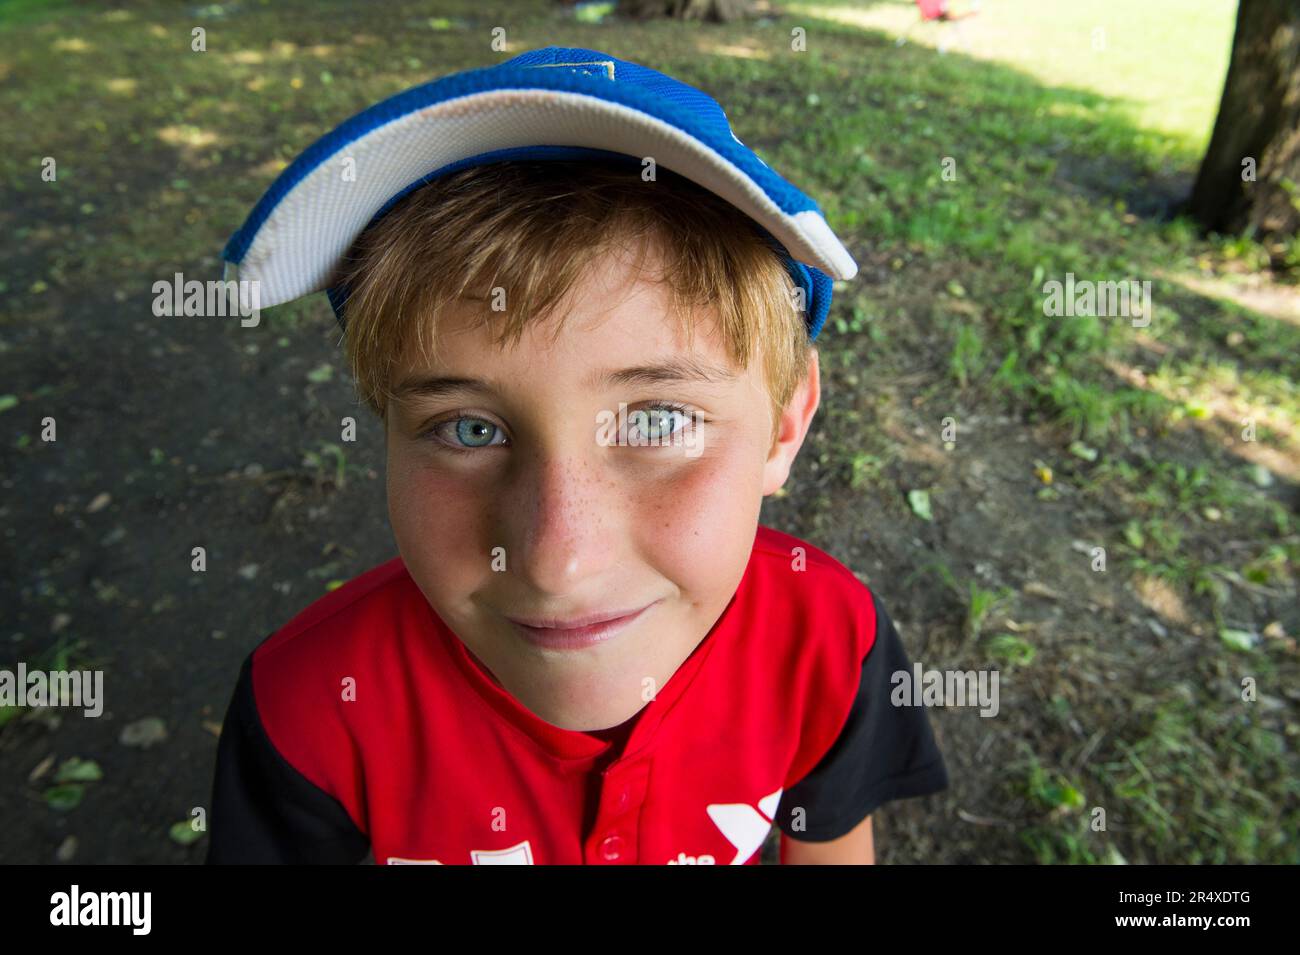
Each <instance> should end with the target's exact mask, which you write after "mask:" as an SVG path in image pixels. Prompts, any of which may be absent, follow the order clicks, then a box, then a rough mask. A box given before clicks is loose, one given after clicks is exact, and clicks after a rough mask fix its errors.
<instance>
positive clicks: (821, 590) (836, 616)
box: [746, 524, 879, 660]
mask: <svg viewBox="0 0 1300 955" xmlns="http://www.w3.org/2000/svg"><path fill="white" fill-rule="evenodd" d="M750 561H751V562H750V570H749V572H748V573H747V574H746V579H747V581H750V578H751V577H752V581H750V583H749V589H750V591H751V593H750V595H749V596H750V598H751V599H752V600H754V601H756V602H757V603H759V604H760V605H761V606H762V607H764V608H765V610H766V611H767V612H768V613H770V614H772V615H773V616H772V619H774V620H776V619H779V618H780V617H781V615H782V614H791V615H793V616H794V617H795V618H796V619H798V620H799V621H800V622H801V623H802V624H803V626H801V627H799V628H798V630H799V631H801V632H800V634H799V636H798V640H799V644H800V645H801V646H803V647H805V648H810V643H812V642H816V640H817V638H818V637H819V636H820V637H822V638H824V639H825V640H827V641H829V642H830V645H831V646H832V647H838V648H841V649H847V650H848V651H849V653H850V656H851V657H852V656H856V657H857V659H859V660H861V659H862V657H864V656H865V655H866V653H867V652H868V651H869V650H870V649H871V641H872V639H873V637H874V635H875V631H876V622H877V620H876V618H877V609H878V606H879V605H878V602H877V599H876V597H875V595H874V594H873V593H872V591H871V588H870V587H869V586H868V585H867V583H866V581H865V580H864V579H863V578H862V577H861V576H860V575H859V574H857V573H855V572H854V571H853V570H851V569H850V568H849V567H847V566H846V565H845V564H843V563H841V562H840V561H839V560H837V559H836V558H834V557H832V556H831V555H830V554H828V553H827V552H826V551H824V550H822V549H820V548H818V547H816V546H814V545H812V544H810V543H808V542H807V541H805V540H802V539H800V538H798V537H795V536H794V535H792V534H787V533H785V532H783V531H778V530H775V529H774V528H770V527H765V526H763V525H761V524H760V525H759V528H758V534H757V535H756V536H755V539H754V553H753V556H752V557H751V559H750ZM846 633H850V634H853V635H854V637H856V639H855V640H850V641H845V640H844V635H845V634H846ZM846 644H848V646H846Z"/></svg>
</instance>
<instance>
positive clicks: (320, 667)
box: [208, 526, 948, 865]
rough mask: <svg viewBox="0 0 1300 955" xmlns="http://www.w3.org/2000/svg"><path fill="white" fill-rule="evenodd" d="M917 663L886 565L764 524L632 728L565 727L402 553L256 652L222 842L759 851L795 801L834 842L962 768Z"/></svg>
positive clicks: (422, 856)
mask: <svg viewBox="0 0 1300 955" xmlns="http://www.w3.org/2000/svg"><path fill="white" fill-rule="evenodd" d="M801 555H802V556H801ZM898 670H904V671H909V672H910V670H911V664H910V662H909V661H908V660H907V658H906V655H905V654H904V653H903V651H902V645H901V641H900V640H899V638H898V634H897V631H896V630H895V629H894V627H893V624H892V622H891V621H890V620H889V618H888V616H887V614H885V612H884V610H883V608H882V607H881V606H880V605H879V602H878V601H877V600H876V598H875V597H874V595H873V594H872V593H871V591H870V590H869V589H868V588H867V587H866V585H865V584H863V583H862V582H861V581H860V580H859V579H858V578H857V577H856V576H855V575H854V574H853V573H852V572H851V571H850V570H848V569H847V568H846V567H844V566H843V565H842V564H840V563H839V562H838V561H836V560H835V559H834V558H832V557H830V556H828V555H827V554H825V553H823V552H822V551H820V550H818V549H817V548H815V547H813V546H811V545H809V544H807V543H805V542H803V541H801V540H799V539H797V538H795V537H791V536H790V535H787V534H783V533H780V532H778V531H775V530H771V529H769V528H766V527H762V526H759V527H758V528H757V533H756V536H755V540H754V546H753V550H752V552H751V555H750V559H749V563H748V565H747V566H746V569H745V573H744V576H743V578H742V580H741V582H740V585H739V587H738V588H737V590H736V593H735V595H734V596H733V598H732V600H731V602H730V603H729V604H728V605H727V607H726V609H725V610H724V611H723V613H722V615H721V616H720V617H719V618H718V620H717V621H716V623H715V624H714V625H713V627H712V629H711V630H710V631H709V633H708V635H707V636H706V637H705V638H704V640H703V641H702V642H701V643H700V645H699V646H698V647H697V648H696V649H695V650H694V652H692V653H691V655H690V656H689V657H688V658H687V659H686V661H685V662H684V663H683V664H682V665H681V667H679V668H678V670H677V671H676V672H675V673H674V674H673V675H672V677H671V678H670V679H669V680H668V681H667V683H666V684H665V685H664V686H663V687H662V688H661V689H660V691H659V693H658V694H657V695H656V697H655V698H654V700H652V701H651V702H650V703H647V704H646V706H645V707H644V708H643V709H642V710H641V711H640V712H639V713H637V714H636V715H635V716H634V717H633V718H632V719H630V720H628V721H627V722H626V723H624V724H622V725H621V726H619V727H615V728H613V729H612V730H606V731H600V732H580V731H574V730H566V729H561V728H559V727H557V726H554V725H553V724H551V723H548V722H546V721H545V720H543V719H541V718H540V717H538V716H537V715H535V714H534V713H533V712H532V711H530V710H528V709H526V708H525V707H524V706H523V705H522V704H520V703H519V702H518V701H517V700H516V699H515V698H514V697H513V696H512V695H511V694H510V693H509V692H508V691H506V690H505V689H504V688H503V687H501V686H500V685H499V684H498V683H497V682H496V681H495V679H494V678H493V677H492V676H491V674H490V673H489V672H488V671H487V670H486V669H485V668H484V667H483V666H482V664H480V663H479V662H478V660H477V659H476V658H475V657H474V656H473V655H472V654H471V653H470V652H469V650H468V649H467V648H466V647H465V645H464V643H463V642H462V641H461V640H460V639H459V638H458V637H457V636H456V635H455V634H454V633H453V632H452V631H451V630H450V629H449V628H448V627H447V626H446V625H445V624H444V623H443V622H442V621H441V620H440V619H439V618H438V616H437V614H436V613H435V612H434V611H433V609H432V607H431V606H430V605H429V603H428V601H427V600H426V599H425V598H424V596H423V594H422V593H421V592H420V590H419V589H418V588H417V587H416V585H415V583H414V582H413V581H412V580H411V577H410V575H409V574H408V573H407V570H406V567H405V565H404V564H403V563H402V561H401V559H400V558H394V559H393V560H391V561H388V562H387V563H385V564H382V565H380V566H378V567H375V568H373V569H372V570H370V571H368V572H366V573H365V574H363V575H361V576H360V577H358V578H356V579H355V580H353V581H351V582H350V583H348V584H346V585H345V586H343V587H341V588H339V589H338V590H335V591H333V592H332V593H330V594H327V595H326V596H324V597H322V598H320V599H319V600H317V601H316V602H315V603H313V604H311V605H310V606H309V607H307V608H306V609H305V610H303V611H302V612H301V613H299V614H298V615H297V616H296V617H295V618H294V619H293V620H291V621H290V622H289V623H288V624H287V625H286V626H284V627H283V628H282V629H280V630H279V631H278V632H276V633H274V634H272V635H271V636H270V637H268V638H267V639H266V640H265V641H263V642H262V643H261V644H260V645H259V646H257V647H256V648H255V649H254V650H253V651H252V653H250V654H249V656H248V658H247V659H246V660H245V661H244V665H243V668H242V670H241V673H240V676H239V680H238V682H237V684H236V689H235V694H234V697H233V698H232V701H231V704H230V708H229V710H228V712H227V715H226V722H225V726H224V728H223V731H222V734H221V742H220V745H219V750H218V761H217V772H216V780H215V785H214V793H213V809H212V818H211V833H210V835H211V842H210V847H209V856H208V861H209V862H243V861H263V862H278V861H284V862H297V861H314V862H358V861H361V860H362V859H363V858H364V857H365V855H366V853H367V850H370V851H372V852H373V854H374V858H375V860H376V861H377V862H379V863H385V862H387V863H403V862H407V863H412V862H414V863H443V864H468V863H475V864H512V863H524V864H529V863H532V864H595V865H606V864H628V863H650V864H664V863H668V864H674V863H676V864H682V863H704V864H709V863H715V864H719V865H723V864H732V865H735V864H741V863H751V864H752V863H757V862H758V860H759V851H758V850H759V849H760V848H761V846H762V844H763V842H764V841H765V839H766V837H767V836H768V834H769V832H770V830H771V827H772V826H773V825H774V824H775V825H778V826H779V827H780V828H781V830H782V831H783V832H785V833H786V834H787V835H790V836H792V837H793V838H796V839H803V840H808V841H824V840H828V839H833V838H837V837H838V836H840V835H843V834H844V833H846V832H848V831H849V830H850V829H852V828H853V827H854V826H855V825H857V823H858V822H860V821H861V820H862V819H863V818H864V817H865V816H867V815H868V814H869V813H870V812H871V811H873V809H874V808H875V807H876V806H878V805H880V804H881V803H883V802H885V801H887V800H890V799H897V798H900V797H903V796H913V795H922V794H925V793H931V792H936V791H938V790H940V789H943V788H945V787H946V786H947V784H948V780H947V773H946V770H945V768H944V764H943V760H942V757H941V756H940V754H939V751H938V748H937V747H936V745H935V743H934V739H933V736H932V734H931V731H930V727H929V722H928V719H927V717H926V716H925V712H924V710H923V709H921V708H918V707H898V706H892V705H890V703H889V694H890V690H889V676H890V674H891V673H893V672H895V671H898Z"/></svg>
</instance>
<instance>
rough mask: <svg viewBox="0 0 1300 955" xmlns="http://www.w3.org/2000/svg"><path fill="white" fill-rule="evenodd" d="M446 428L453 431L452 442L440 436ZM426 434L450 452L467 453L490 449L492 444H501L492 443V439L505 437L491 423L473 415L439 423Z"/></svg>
mask: <svg viewBox="0 0 1300 955" xmlns="http://www.w3.org/2000/svg"><path fill="white" fill-rule="evenodd" d="M448 426H451V427H452V429H453V431H454V434H455V439H454V440H451V439H448V438H445V437H443V436H442V430H443V429H444V428H447V427H448ZM427 433H428V434H429V435H432V436H434V437H436V438H437V439H438V440H439V441H440V442H442V443H443V444H444V445H446V447H447V448H448V449H449V450H452V451H468V450H471V449H474V448H487V447H491V446H493V444H494V443H495V444H501V443H502V442H501V441H496V442H494V441H493V438H494V437H501V438H504V437H505V434H504V432H502V431H501V429H500V428H498V427H497V426H496V425H494V424H493V423H492V422H491V421H488V420H487V419H486V418H476V417H474V416H473V415H464V416H462V417H459V418H449V419H448V420H446V421H440V422H438V423H437V424H435V425H434V426H433V427H432V428H430V429H429V431H428V432H427Z"/></svg>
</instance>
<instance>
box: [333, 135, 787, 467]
mask: <svg viewBox="0 0 1300 955" xmlns="http://www.w3.org/2000/svg"><path fill="white" fill-rule="evenodd" d="M640 169H641V166H640V164H639V163H638V162H636V161H635V160H633V161H632V163H631V164H629V163H627V162H624V161H619V160H614V161H598V162H590V161H581V162H577V161H569V160H541V161H510V162H497V163H490V164H487V165H478V166H471V167H468V168H466V169H462V170H459V171H457V172H454V173H450V174H446V175H444V176H441V177H439V178H437V179H435V180H433V181H432V182H430V183H428V184H427V185H424V186H421V187H420V188H417V189H415V190H413V191H412V192H410V193H409V194H407V195H406V196H404V197H403V198H401V199H399V200H398V201H397V202H396V203H395V204H394V205H393V207H392V208H391V209H390V210H388V211H387V212H386V213H385V214H384V215H383V216H381V217H380V218H379V220H378V221H377V222H376V223H374V224H373V225H372V226H371V227H370V228H368V229H367V230H366V231H365V232H363V233H362V235H361V236H360V238H359V239H358V240H357V242H356V243H355V244H354V245H353V247H352V249H351V251H350V253H349V255H348V257H347V260H346V263H345V265H344V267H343V268H342V269H341V270H340V272H339V273H338V275H337V276H336V277H335V281H334V285H335V286H336V287H342V288H343V289H345V290H346V295H347V299H346V302H345V304H344V305H343V306H342V312H343V317H344V321H345V327H346V336H345V339H346V352H347V359H348V363H349V365H350V367H351V370H352V374H353V378H354V380H355V382H356V387H357V392H358V395H359V397H360V398H361V400H362V401H363V402H365V403H366V404H367V405H368V406H369V407H370V408H371V409H372V410H373V411H374V412H375V413H376V414H378V415H379V416H380V417H381V418H384V417H385V416H386V414H387V407H388V402H389V401H390V400H392V399H393V397H394V395H393V390H392V389H393V387H394V385H395V384H396V382H394V381H393V380H392V378H393V375H394V374H395V372H396V370H397V368H398V366H399V364H400V363H401V362H402V361H403V360H404V359H406V358H408V357H409V356H410V354H411V350H412V349H415V350H416V352H417V353H418V354H419V355H420V356H422V357H423V358H424V359H425V360H426V361H427V360H428V359H429V358H430V356H431V355H433V354H435V353H436V342H437V321H436V316H437V315H438V314H439V313H440V311H441V310H442V309H443V308H444V307H445V306H446V305H447V304H449V303H451V302H455V301H477V302H484V303H485V306H484V308H483V322H484V324H485V325H488V326H491V327H496V328H497V331H498V335H497V337H496V342H497V344H498V345H500V344H502V343H504V342H506V341H516V342H517V341H518V339H519V337H520V336H521V335H522V334H523V332H524V329H525V328H526V327H527V326H529V325H530V324H531V323H533V322H535V321H541V320H545V319H547V318H548V317H552V315H553V313H555V312H556V311H557V307H558V306H559V305H560V304H561V303H562V302H563V301H564V300H565V299H566V298H567V297H568V296H569V294H570V293H571V292H572V290H573V288H574V286H575V285H576V284H577V282H578V281H579V280H580V279H581V278H582V277H583V275H584V274H585V273H586V272H587V271H588V269H589V268H590V267H591V265H592V264H593V263H594V262H595V261H596V260H597V259H598V257H600V256H604V255H608V254H610V253H611V252H612V251H613V250H614V249H615V248H616V246H617V244H618V243H619V242H621V241H626V240H628V239H629V238H631V239H633V240H646V239H650V240H652V241H653V244H654V247H655V249H656V250H657V251H658V252H659V254H660V256H659V261H660V263H661V270H660V271H661V274H660V276H659V277H658V281H666V282H668V284H669V286H670V288H671V293H672V299H671V301H672V303H673V311H674V314H675V315H676V316H677V317H678V318H679V320H680V321H681V323H682V326H683V328H684V330H685V332H686V336H687V340H688V341H689V342H693V341H694V338H693V335H694V330H695V325H696V323H697V321H698V319H699V315H698V313H697V312H696V311H695V309H694V308H693V307H692V306H705V307H706V308H709V309H710V310H711V317H712V318H713V320H714V327H715V329H716V330H717V332H718V333H719V334H720V335H721V338H722V341H723V343H724V346H725V348H726V350H727V351H728V352H729V354H730V356H731V358H732V360H733V361H734V363H735V365H736V366H738V367H740V368H741V369H746V368H748V367H749V363H750V361H751V360H754V358H755V356H758V357H759V358H760V360H761V361H762V362H763V372H764V374H763V378H764V380H765V382H766V384H767V389H768V397H769V399H770V403H771V412H772V436H773V438H772V439H773V444H775V440H776V436H777V434H778V428H779V424H780V416H781V412H782V410H783V409H784V408H785V406H786V404H788V403H789V401H790V399H791V397H792V396H793V394H794V392H795V389H796V388H797V387H798V385H799V383H800V381H801V380H802V379H803V377H804V376H805V374H806V373H807V370H808V362H809V359H810V352H811V349H812V344H811V342H810V341H809V340H808V331H807V327H806V325H805V313H804V312H803V311H802V310H800V309H798V308H796V307H795V301H796V299H795V297H794V288H795V286H794V283H793V281H792V280H791V278H790V276H789V273H788V272H787V270H786V267H785V264H784V263H783V262H782V260H781V258H780V256H779V254H778V253H777V251H776V250H775V249H774V248H773V246H772V245H771V244H770V240H768V239H767V238H766V236H765V234H764V233H763V232H762V231H761V230H759V229H758V227H757V226H756V224H755V223H754V222H753V220H751V219H749V217H747V216H746V215H745V214H744V213H742V212H740V211H739V210H737V209H736V208H735V207H734V206H732V205H730V204H729V203H727V202H726V201H725V200H723V199H721V198H719V197H718V196H716V195H714V194H713V193H712V192H709V191H708V190H706V189H704V188H702V187H700V186H698V185H696V184H695V183H694V182H692V181H691V180H689V179H686V178H684V177H682V176H679V175H677V174H676V173H673V172H671V171H669V170H665V169H662V168H660V169H659V170H658V171H657V180H655V181H649V182H647V181H644V180H643V179H642V177H641V174H640ZM642 247H643V248H644V245H643V246H642ZM493 290H504V300H505V302H507V303H509V304H508V308H507V309H506V310H505V311H493V310H492V309H491V308H488V307H487V305H486V303H487V302H488V301H489V300H490V299H492V297H493V295H492V292H493ZM497 294H501V292H497ZM556 330H557V331H558V325H557V327H556Z"/></svg>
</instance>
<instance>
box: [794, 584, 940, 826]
mask: <svg viewBox="0 0 1300 955" xmlns="http://www.w3.org/2000/svg"><path fill="white" fill-rule="evenodd" d="M872 600H873V601H874V602H875V607H876V639H875V642H874V643H873V644H872V646H871V650H870V651H868V653H867V656H866V659H864V660H863V662H862V678H861V682H860V683H859V685H858V694H857V697H856V698H855V699H854V702H853V708H852V710H851V711H850V712H849V717H848V720H847V721H846V722H845V724H844V728H843V729H842V730H840V735H839V737H838V738H837V739H836V741H835V743H834V744H833V745H832V746H831V748H830V749H829V750H828V751H827V753H826V755H825V756H824V757H822V760H821V762H819V763H818V764H817V765H816V766H815V767H813V769H812V771H811V772H809V773H808V775H807V776H805V777H804V778H803V779H801V780H800V781H799V782H797V783H795V784H794V785H793V786H791V787H790V788H789V789H787V790H786V791H785V792H784V793H782V794H781V802H780V804H779V805H778V807H777V814H776V820H775V821H776V824H777V825H778V826H779V827H780V829H781V831H782V832H783V833H784V834H785V835H787V836H789V837H790V838H792V839H797V840H799V841H801V842H828V841H830V840H831V839H838V838H839V837H840V836H843V835H845V834H846V833H848V832H850V831H851V830H852V829H853V828H854V827H855V826H857V825H858V823H860V822H862V820H863V819H865V818H866V817H867V816H868V815H870V814H871V813H872V812H874V811H875V810H876V809H877V808H878V807H879V806H881V805H883V804H884V803H887V802H890V801H892V800H895V799H903V798H906V797H910V796H928V795H930V794H931V793H936V792H939V791H940V790H943V789H947V788H948V770H947V768H946V767H945V766H944V762H943V755H942V754H941V753H940V752H939V747H938V746H937V745H936V744H935V741H934V733H933V732H932V731H931V729H930V720H929V717H928V716H927V715H926V712H925V707H922V706H894V705H893V704H892V703H891V702H890V693H891V691H892V684H891V680H890V678H891V676H892V675H893V674H894V673H895V672H897V671H900V670H902V671H905V672H908V673H911V671H912V664H911V662H910V661H909V660H908V658H907V652H906V651H905V650H904V649H903V641H902V639H901V638H900V637H899V635H898V630H897V629H896V628H895V627H894V622H893V620H891V619H890V618H889V615H888V614H887V613H886V612H885V609H884V607H882V606H881V604H880V601H879V600H877V599H876V596H875V594H874V593H873V594H872ZM796 808H801V809H802V810H803V817H802V825H803V826H804V827H805V828H803V829H800V830H797V831H796V830H795V829H794V824H795V823H796V822H797V821H798V820H797V819H796V816H795V810H796Z"/></svg>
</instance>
